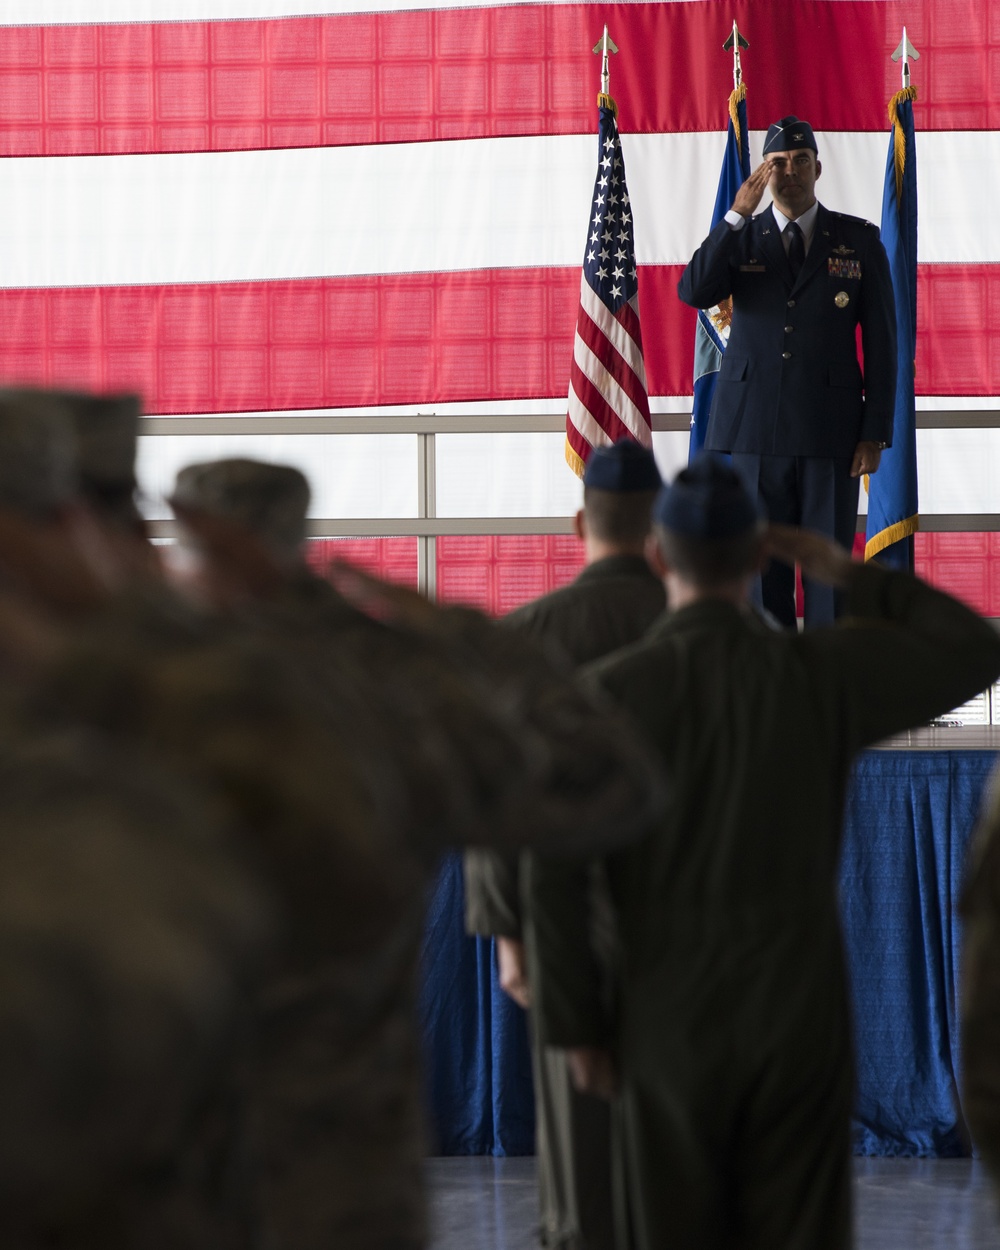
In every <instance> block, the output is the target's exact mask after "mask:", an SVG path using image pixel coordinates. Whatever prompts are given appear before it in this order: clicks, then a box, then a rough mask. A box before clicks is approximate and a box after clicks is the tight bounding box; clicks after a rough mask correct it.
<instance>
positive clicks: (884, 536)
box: [865, 516, 920, 560]
mask: <svg viewBox="0 0 1000 1250" xmlns="http://www.w3.org/2000/svg"><path fill="white" fill-rule="evenodd" d="M919 529H920V517H919V516H911V517H907V518H906V520H905V521H897V522H896V524H895V525H889V526H887V527H886V529H884V530H879V532H878V533H877V534H876V535H875V537H874V538H869V539H868V541H867V542H866V543H865V559H866V560H870V559H871V558H872V557H873V556H877V555H878V553H879V552H880V551H885V549H886V547H891V546H892V544H893V543H898V542H899V540H900V539H901V538H909V536H910V535H911V534H915V533H916V532H917V531H918V530H919Z"/></svg>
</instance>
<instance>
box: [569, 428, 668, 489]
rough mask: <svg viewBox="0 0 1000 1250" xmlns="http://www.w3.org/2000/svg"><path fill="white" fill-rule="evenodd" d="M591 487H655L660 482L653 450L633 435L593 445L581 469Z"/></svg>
mask: <svg viewBox="0 0 1000 1250" xmlns="http://www.w3.org/2000/svg"><path fill="white" fill-rule="evenodd" d="M583 484H584V486H587V487H590V488H591V489H592V490H607V491H615V492H621V493H624V492H626V491H640V490H647V491H655V490H659V489H660V487H661V486H662V485H663V479H662V478H661V477H660V470H659V469H658V468H657V467H656V461H655V459H654V458H653V453H652V452H651V451H650V450H649V449H648V448H646V447H643V446H642V444H641V443H637V442H636V441H635V439H632V438H623V439H621V440H620V441H619V442H617V443H612V444H611V446H610V447H595V448H594V450H593V451H592V452H591V453H590V458H589V459H588V460H587V467H586V469H585V470H584V473H583Z"/></svg>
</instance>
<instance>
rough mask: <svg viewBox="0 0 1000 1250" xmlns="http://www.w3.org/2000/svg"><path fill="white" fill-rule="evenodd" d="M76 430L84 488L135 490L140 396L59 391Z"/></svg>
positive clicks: (78, 457) (77, 450) (140, 407)
mask: <svg viewBox="0 0 1000 1250" xmlns="http://www.w3.org/2000/svg"><path fill="white" fill-rule="evenodd" d="M58 396H59V398H60V399H62V400H63V402H64V403H65V404H66V406H67V408H68V409H69V414H70V417H71V419H72V422H73V428H74V430H75V431H76V454H77V464H78V467H79V471H80V478H81V481H82V483H83V485H84V487H85V488H93V489H95V490H98V491H100V490H104V489H108V488H118V489H120V488H126V489H129V490H134V489H135V485H136V480H135V455H136V448H137V446H138V441H139V416H140V414H141V412H142V401H141V400H140V399H139V396H138V395H131V394H122V395H86V394H82V393H78V392H75V391H60V392H58Z"/></svg>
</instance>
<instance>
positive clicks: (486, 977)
mask: <svg viewBox="0 0 1000 1250" xmlns="http://www.w3.org/2000/svg"><path fill="white" fill-rule="evenodd" d="M996 760H997V757H996V755H995V754H994V753H993V752H989V751H871V752H868V753H866V754H865V755H863V756H862V757H861V759H860V760H859V761H858V764H857V766H856V769H855V775H854V781H853V785H852V787H851V791H850V794H849V800H848V806H847V818H846V823H845V834H844V853H843V861H842V866H841V897H842V905H843V918H844V935H845V942H846V946H847V958H848V964H849V967H850V974H851V981H852V986H853V998H854V1012H855V1025H856V1033H857V1052H858V1102H857V1110H856V1121H855V1149H856V1151H857V1153H859V1154H867V1155H911V1156H921V1157H927V1156H953V1155H960V1154H964V1153H966V1152H967V1144H966V1142H965V1139H964V1136H963V1132H962V1130H961V1127H960V1125H959V1116H958V1113H957V1111H956V1103H955V1100H954V1089H955V1085H956V1081H957V1077H958V1067H959V1059H958V1021H957V1006H956V1003H957V992H958V988H957V987H958V962H959V953H960V951H959V948H960V927H959V921H958V915H957V909H956V904H957V896H958V892H959V889H960V887H961V881H962V874H963V868H964V863H965V856H966V852H967V848H968V844H969V838H970V836H971V833H972V829H973V826H974V824H975V820H976V816H977V814H978V811H979V806H980V801H981V798H982V794H983V791H984V788H985V786H986V783H987V781H988V780H989V777H990V774H991V772H992V769H993V766H994V764H995V763H996ZM808 832H809V831H808V829H807V828H803V836H804V837H807V836H808ZM421 1008H422V1013H423V1023H424V1030H425V1036H426V1043H427V1073H428V1094H429V1100H430V1108H431V1110H430V1120H431V1125H432V1141H431V1148H432V1150H433V1151H434V1152H435V1153H439V1154H495V1155H512V1154H530V1153H531V1152H532V1150H533V1148H534V1143H533V1137H532V1130H533V1116H534V1109H533V1102H532V1093H531V1065H530V1059H529V1055H528V1047H527V1033H526V1025H525V1019H524V1015H523V1013H522V1012H521V1011H520V1010H519V1009H518V1008H517V1007H515V1006H514V1005H513V1004H512V1003H511V1002H510V1001H509V1000H508V999H507V998H506V996H505V995H504V994H503V993H502V992H501V990H500V988H499V986H498V985H497V981H496V970H495V961H494V958H493V951H492V944H491V943H490V942H487V941H484V940H482V939H477V938H469V937H466V936H465V934H464V933H463V929H462V873H461V864H460V861H459V860H458V858H457V857H451V858H449V859H448V860H446V861H445V863H444V864H443V865H442V869H441V874H440V877H439V879H438V882H437V886H436V888H435V890H434V893H433V896H432V899H431V903H430V909H429V915H428V923H427V930H426V936H425V942H424V976H423V984H422V988H421Z"/></svg>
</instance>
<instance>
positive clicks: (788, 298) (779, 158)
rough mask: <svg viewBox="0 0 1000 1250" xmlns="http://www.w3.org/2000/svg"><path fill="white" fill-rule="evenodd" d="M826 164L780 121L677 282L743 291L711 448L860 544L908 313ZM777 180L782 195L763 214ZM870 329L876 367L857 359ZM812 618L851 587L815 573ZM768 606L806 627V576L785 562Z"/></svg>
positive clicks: (774, 513)
mask: <svg viewBox="0 0 1000 1250" xmlns="http://www.w3.org/2000/svg"><path fill="white" fill-rule="evenodd" d="M821 173H822V165H821V163H820V161H819V158H818V155H817V147H816V138H815V136H814V134H813V130H812V127H811V126H810V125H809V123H808V122H805V121H800V120H799V118H797V117H783V118H782V119H781V120H780V121H777V122H774V123H773V124H772V125H771V126H770V127H769V129H768V132H767V138H766V141H765V143H764V160H763V162H762V163H761V164H760V165H759V166H758V167H757V169H756V170H754V172H753V173H752V174H751V175H750V177H749V178H748V179H747V181H746V182H745V183H744V184H743V186H742V187H741V188H740V189H739V191H738V192H737V194H736V199H735V200H734V201H733V206H732V208H731V209H730V211H729V212H728V213H727V214H726V216H725V218H724V220H723V221H721V222H719V224H718V225H717V226H716V227H715V229H714V230H713V231H712V233H711V234H710V235H709V236H708V238H707V239H706V240H705V242H704V243H703V244H702V245H701V247H700V248H698V250H697V251H696V252H695V254H694V256H693V257H692V258H691V261H690V262H689V264H688V266H687V268H686V269H685V270H684V273H683V275H682V276H681V280H680V282H679V284H678V287H677V291H678V294H679V295H680V298H681V299H682V300H683V301H684V302H685V303H686V304H691V305H693V306H694V307H695V308H711V307H712V306H713V305H715V304H720V303H722V302H723V301H724V300H727V299H730V298H731V299H732V322H731V327H730V337H729V344H728V346H727V348H726V353H725V356H724V357H723V360H722V367H721V369H720V371H719V379H718V384H717V386H716V390H715V397H714V399H713V401H712V411H711V414H710V417H709V423H708V431H707V436H706V439H705V446H706V448H707V449H708V450H711V451H725V452H732V454H733V464H734V466H735V467H736V468H737V470H738V471H739V472H740V473H741V474H742V476H743V477H744V479H745V481H746V482H747V484H748V486H749V487H750V489H752V490H756V492H757V494H758V497H759V499H760V501H761V503H762V504H763V505H764V507H765V508H766V511H767V514H768V516H769V517H770V518H771V520H772V521H774V522H778V523H782V524H788V525H801V526H803V527H805V528H806V529H812V530H817V531H819V532H820V533H823V534H826V535H827V536H828V537H831V538H833V539H835V540H836V541H837V542H838V543H840V544H841V546H843V547H846V548H847V549H848V550H849V549H850V548H851V547H852V545H853V542H854V532H855V528H856V525H857V515H858V489H859V484H860V478H861V475H862V474H865V473H874V472H875V471H876V469H877V468H878V466H879V460H880V459H881V453H882V450H883V449H884V448H886V447H888V446H889V445H890V444H891V442H892V419H893V406H894V403H895V395H896V322H895V304H894V300H893V293H892V280H891V277H890V273H889V262H888V259H887V257H886V254H885V249H884V247H883V246H882V243H881V241H880V239H879V232H878V229H877V227H875V226H873V225H872V224H871V223H870V222H866V221H863V220H862V219H861V218H859V217H850V216H848V215H847V214H846V213H835V212H831V211H830V210H829V209H827V208H825V207H824V206H823V205H822V204H820V203H818V201H817V200H816V195H815V185H816V179H817V178H818V177H819V176H820V174H821ZM765 188H767V189H769V190H770V192H771V196H772V199H773V203H772V204H771V205H769V206H768V207H767V208H766V209H765V210H764V211H763V212H762V213H760V214H758V215H757V216H756V217H755V216H753V214H754V212H755V210H756V208H757V206H758V204H759V203H760V201H761V197H762V196H763V194H764V190H765ZM859 325H860V327H861V344H862V350H863V359H864V366H863V369H862V365H861V363H860V362H859V360H858V351H857V327H858V326H859ZM804 590H805V623H806V625H820V624H828V623H829V622H830V621H831V620H832V619H833V618H834V616H835V615H837V612H838V609H839V606H840V604H841V603H842V596H841V595H840V594H838V593H837V592H835V591H833V590H832V589H831V588H830V587H826V586H820V585H818V584H816V583H814V582H813V581H811V580H810V579H806V581H805V582H804ZM762 594H763V603H764V607H765V608H767V609H768V610H769V611H770V612H771V613H773V615H774V616H775V617H776V618H777V619H778V620H779V621H780V622H781V623H782V624H783V625H787V626H789V627H794V625H795V580H794V572H793V570H792V569H790V568H789V567H788V566H787V565H785V564H782V563H773V564H772V565H771V566H770V568H768V569H767V570H766V571H765V572H764V575H763V578H762Z"/></svg>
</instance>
